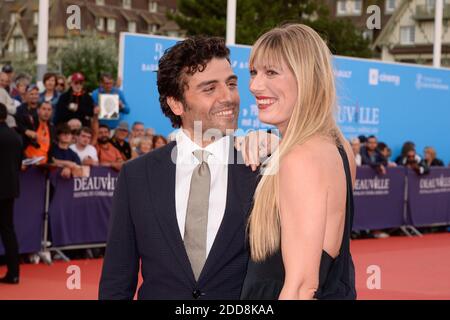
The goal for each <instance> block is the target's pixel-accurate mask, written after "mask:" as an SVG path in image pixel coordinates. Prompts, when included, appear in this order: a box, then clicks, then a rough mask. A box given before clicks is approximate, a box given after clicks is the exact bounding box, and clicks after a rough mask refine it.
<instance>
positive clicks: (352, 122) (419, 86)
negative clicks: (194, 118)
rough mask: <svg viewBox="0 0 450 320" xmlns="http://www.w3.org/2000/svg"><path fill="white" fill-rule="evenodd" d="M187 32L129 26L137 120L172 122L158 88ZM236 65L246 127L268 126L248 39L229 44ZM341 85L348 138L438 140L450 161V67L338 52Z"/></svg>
mask: <svg viewBox="0 0 450 320" xmlns="http://www.w3.org/2000/svg"><path fill="white" fill-rule="evenodd" d="M178 40H180V39H175V38H167V37H156V36H148V35H140V34H129V33H122V34H121V41H120V57H119V75H120V76H121V77H122V80H123V91H124V93H125V97H126V99H127V102H128V104H129V106H130V108H131V112H130V114H129V115H127V116H126V117H125V118H124V119H125V120H127V121H128V122H129V123H130V125H131V123H132V122H134V121H137V120H139V121H142V122H144V123H145V125H146V126H148V127H152V128H154V129H155V130H156V132H157V133H160V134H164V135H168V134H169V133H170V132H171V131H172V130H173V129H172V127H171V125H170V121H169V120H168V119H167V118H165V117H164V115H163V114H162V112H161V109H160V105H159V101H158V90H157V88H156V73H155V71H156V70H157V67H158V60H159V58H160V57H161V56H162V54H163V53H164V50H166V49H167V48H169V47H170V46H172V45H173V44H174V43H175V42H176V41H178ZM230 49H231V60H232V64H233V69H234V71H235V73H236V74H237V76H238V78H239V92H240V96H241V113H240V117H239V127H240V128H242V129H243V130H246V129H249V128H253V129H255V128H265V127H267V126H266V125H264V124H262V123H260V122H259V120H258V115H257V108H256V105H255V100H254V98H253V96H252V95H251V94H250V92H249V90H248V84H249V80H250V75H249V71H248V58H249V54H250V47H249V46H240V45H234V46H230ZM334 66H335V77H336V82H337V91H338V102H339V103H338V112H337V115H336V117H337V120H338V123H339V125H340V127H341V129H342V130H343V132H344V134H345V136H346V137H348V138H352V137H355V136H358V135H361V134H363V135H366V136H367V135H370V134H374V135H376V136H377V137H378V138H379V140H380V141H384V142H386V143H387V144H388V145H389V146H390V147H391V148H392V151H393V156H394V157H395V156H397V155H398V154H399V152H400V149H401V146H402V144H403V142H405V141H406V140H412V141H414V142H415V143H416V146H417V152H418V153H419V154H422V153H423V148H424V147H425V146H427V145H431V146H433V147H435V148H436V150H437V152H438V157H439V158H441V159H443V160H444V161H445V162H446V163H448V162H449V161H450V69H444V68H439V69H437V68H431V67H425V66H416V65H407V64H399V63H385V62H378V61H374V60H366V59H355V58H347V57H339V56H335V57H334Z"/></svg>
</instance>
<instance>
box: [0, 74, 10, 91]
mask: <svg viewBox="0 0 450 320" xmlns="http://www.w3.org/2000/svg"><path fill="white" fill-rule="evenodd" d="M8 81H9V77H8V75H7V74H6V72H3V71H2V72H0V88H3V89H5V90H6V91H7V92H8V94H9V90H8V85H9V83H8Z"/></svg>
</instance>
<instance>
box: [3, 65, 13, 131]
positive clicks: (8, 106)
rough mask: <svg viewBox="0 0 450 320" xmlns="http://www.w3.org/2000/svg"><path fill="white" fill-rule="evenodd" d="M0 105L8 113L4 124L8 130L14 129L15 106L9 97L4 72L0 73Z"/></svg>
mask: <svg viewBox="0 0 450 320" xmlns="http://www.w3.org/2000/svg"><path fill="white" fill-rule="evenodd" d="M0 103H3V104H4V105H5V106H6V110H7V111H8V116H7V117H6V124H7V125H8V127H10V128H14V127H16V120H15V119H14V115H15V114H16V104H15V103H14V100H13V99H12V98H11V96H10V95H9V89H8V75H7V74H6V73H5V72H0Z"/></svg>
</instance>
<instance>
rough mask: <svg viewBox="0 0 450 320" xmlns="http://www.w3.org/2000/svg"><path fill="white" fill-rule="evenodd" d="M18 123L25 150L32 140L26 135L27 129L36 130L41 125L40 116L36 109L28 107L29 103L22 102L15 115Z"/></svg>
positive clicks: (18, 130)
mask: <svg viewBox="0 0 450 320" xmlns="http://www.w3.org/2000/svg"><path fill="white" fill-rule="evenodd" d="M14 117H15V118H16V123H17V132H19V134H20V135H21V136H22V141H23V149H24V150H25V149H26V148H27V147H28V145H29V144H30V142H31V139H30V138H28V137H27V136H26V135H25V131H27V130H32V131H36V128H37V127H38V126H39V118H38V115H37V110H36V109H28V104H26V103H22V104H21V105H20V106H19V107H18V108H17V111H16V114H15V115H14Z"/></svg>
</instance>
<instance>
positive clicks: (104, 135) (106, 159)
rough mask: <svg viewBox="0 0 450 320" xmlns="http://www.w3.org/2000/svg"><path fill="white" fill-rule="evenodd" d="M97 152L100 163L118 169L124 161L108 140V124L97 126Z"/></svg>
mask: <svg viewBox="0 0 450 320" xmlns="http://www.w3.org/2000/svg"><path fill="white" fill-rule="evenodd" d="M97 134H98V138H97V145H96V146H97V154H98V160H99V162H100V165H102V166H106V167H112V168H113V169H115V170H117V171H119V170H120V169H121V168H122V165H123V163H124V161H123V157H122V154H121V153H120V151H119V150H117V149H116V147H114V146H113V145H112V144H111V142H110V141H109V140H110V139H109V137H110V129H109V127H108V125H106V124H101V125H99V128H98V133H97Z"/></svg>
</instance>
